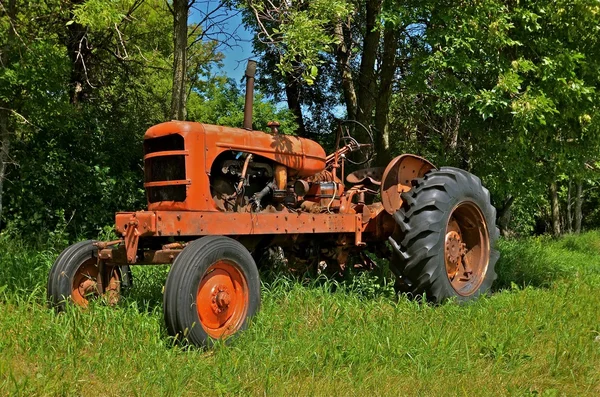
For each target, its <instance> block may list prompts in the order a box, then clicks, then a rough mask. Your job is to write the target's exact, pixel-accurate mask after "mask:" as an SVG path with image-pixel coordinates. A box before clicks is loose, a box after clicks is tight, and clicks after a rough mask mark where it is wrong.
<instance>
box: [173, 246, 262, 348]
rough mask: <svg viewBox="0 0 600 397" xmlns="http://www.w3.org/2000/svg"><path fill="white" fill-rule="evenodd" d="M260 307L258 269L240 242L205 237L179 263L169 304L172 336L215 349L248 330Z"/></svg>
mask: <svg viewBox="0 0 600 397" xmlns="http://www.w3.org/2000/svg"><path fill="white" fill-rule="evenodd" d="M259 307H260V278H259V274H258V269H257V268H256V263H255V262H254V259H253V258H252V256H251V255H250V252H248V250H247V249H246V248H245V247H244V246H243V245H242V244H241V243H239V242H238V241H236V240H233V239H231V238H229V237H224V236H207V237H202V238H200V239H198V240H196V241H194V242H192V243H191V244H189V245H188V246H187V247H186V248H185V249H184V250H183V252H182V253H181V254H179V256H177V258H176V259H175V261H174V262H173V266H172V267H171V271H170V272H169V275H168V277H167V282H166V285H165V292H164V301H163V309H164V316H165V323H166V327H167V331H168V333H169V335H171V336H173V337H176V338H177V339H179V340H183V339H186V340H187V342H188V343H191V344H193V345H196V346H199V347H206V346H210V345H212V343H213V342H214V341H215V340H217V339H227V338H229V337H232V336H234V335H236V334H237V333H238V332H239V331H241V330H244V329H245V328H246V327H247V326H248V320H249V318H250V317H252V316H253V315H254V314H255V313H256V312H257V311H258V309H259Z"/></svg>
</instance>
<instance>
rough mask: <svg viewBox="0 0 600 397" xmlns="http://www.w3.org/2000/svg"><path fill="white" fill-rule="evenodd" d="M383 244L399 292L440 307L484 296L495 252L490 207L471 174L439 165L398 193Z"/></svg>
mask: <svg viewBox="0 0 600 397" xmlns="http://www.w3.org/2000/svg"><path fill="white" fill-rule="evenodd" d="M402 199H403V205H402V208H400V209H399V210H398V211H397V212H396V213H395V214H394V218H395V220H396V223H397V227H396V230H395V232H394V234H393V235H392V237H390V239H389V241H390V243H391V245H392V248H394V249H393V254H392V260H391V261H390V266H391V268H392V270H393V271H394V273H395V274H396V276H397V277H398V283H397V286H398V289H399V290H400V292H404V293H408V294H410V295H413V296H421V295H425V296H426V298H427V300H429V301H431V302H434V303H440V302H442V301H444V300H447V299H450V298H454V299H456V300H458V301H468V300H471V299H474V298H475V297H477V296H479V295H481V294H482V293H485V292H487V291H488V290H489V289H490V288H491V285H492V283H493V282H494V280H495V279H496V277H497V276H496V273H495V271H494V267H495V264H496V261H497V260H498V257H499V253H498V251H496V250H495V249H494V247H495V243H496V240H497V239H498V235H499V232H498V228H497V227H496V222H495V221H496V209H495V208H494V207H493V206H492V205H491V203H490V195H489V192H488V190H487V189H486V188H484V187H483V186H482V184H481V181H480V179H479V178H477V177H476V176H474V175H472V174H470V173H468V172H466V171H463V170H460V169H457V168H451V167H443V168H441V169H440V170H435V171H431V172H429V173H427V174H426V175H425V176H424V177H423V178H419V179H417V180H416V185H415V186H414V187H413V189H411V190H410V191H409V192H406V193H403V194H402Z"/></svg>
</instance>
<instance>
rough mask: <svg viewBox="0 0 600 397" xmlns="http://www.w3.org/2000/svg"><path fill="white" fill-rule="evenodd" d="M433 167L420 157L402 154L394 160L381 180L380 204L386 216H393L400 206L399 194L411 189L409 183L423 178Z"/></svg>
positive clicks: (401, 201)
mask: <svg viewBox="0 0 600 397" xmlns="http://www.w3.org/2000/svg"><path fill="white" fill-rule="evenodd" d="M433 169H435V166H434V165H433V164H431V163H430V162H429V161H427V160H425V159H424V158H422V157H419V156H415V155H413V154H403V155H401V156H398V157H396V158H394V159H393V160H392V161H390V163H389V164H388V166H387V167H386V168H385V171H384V172H383V176H382V178H381V202H382V204H383V207H384V208H385V210H386V211H387V213H388V214H393V213H395V212H396V211H398V209H400V207H401V206H402V203H403V200H402V197H400V194H401V193H403V192H408V191H409V190H410V189H412V184H411V181H412V180H413V179H415V178H421V177H423V176H424V175H425V174H426V173H427V172H429V171H431V170H433Z"/></svg>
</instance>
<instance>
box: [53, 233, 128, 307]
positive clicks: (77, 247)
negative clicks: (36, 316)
mask: <svg viewBox="0 0 600 397" xmlns="http://www.w3.org/2000/svg"><path fill="white" fill-rule="evenodd" d="M104 272H105V275H104V278H103V281H104V283H105V288H104V290H105V296H106V298H107V299H108V302H109V303H110V304H116V303H117V302H118V301H119V298H120V295H121V271H120V269H119V267H118V266H109V265H106V266H105V268H104ZM98 278H99V270H98V247H96V246H95V245H94V241H91V240H88V241H82V242H80V243H77V244H73V245H71V246H70V247H68V248H67V249H65V250H64V251H63V252H62V253H61V254H60V255H59V256H58V258H57V259H56V261H55V262H54V265H52V269H51V270H50V275H49V277H48V289H47V297H48V302H49V303H50V304H51V305H52V306H53V307H54V308H55V309H56V310H57V311H62V310H64V309H65V307H66V304H67V302H72V303H74V304H76V305H77V306H82V307H87V305H88V303H89V301H90V300H91V299H95V298H97V297H98V296H99V293H98V286H97V284H98Z"/></svg>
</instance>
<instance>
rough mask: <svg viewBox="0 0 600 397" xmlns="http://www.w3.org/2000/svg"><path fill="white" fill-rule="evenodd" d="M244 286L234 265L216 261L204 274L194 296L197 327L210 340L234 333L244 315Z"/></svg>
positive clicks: (245, 293) (246, 288) (245, 288)
mask: <svg viewBox="0 0 600 397" xmlns="http://www.w3.org/2000/svg"><path fill="white" fill-rule="evenodd" d="M248 300H249V293H248V283H247V281H246V278H245V277H244V275H243V273H242V271H241V270H240V269H239V267H238V265H237V264H235V263H234V262H231V261H228V260H219V261H217V262H216V263H214V264H212V265H211V266H210V267H209V268H208V269H207V270H206V273H205V274H204V276H203V277H202V280H201V282H200V286H199V287H198V292H197V294H196V308H197V311H198V317H199V319H200V324H201V325H202V328H204V331H205V332H206V333H207V334H208V335H209V336H211V337H212V338H215V339H219V338H224V337H227V336H229V335H231V334H233V333H235V332H236V331H237V330H238V329H240V327H241V326H242V324H243V322H244V319H245V318H246V313H247V312H248Z"/></svg>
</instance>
